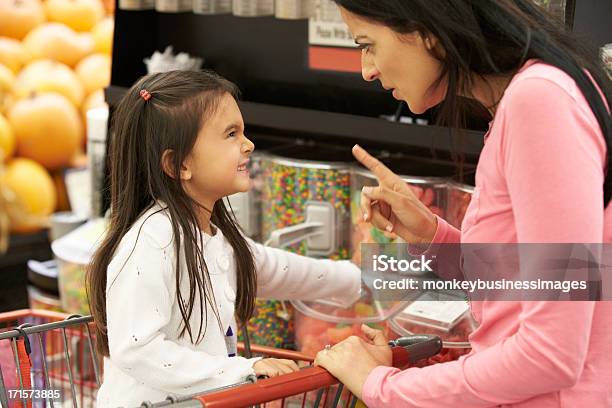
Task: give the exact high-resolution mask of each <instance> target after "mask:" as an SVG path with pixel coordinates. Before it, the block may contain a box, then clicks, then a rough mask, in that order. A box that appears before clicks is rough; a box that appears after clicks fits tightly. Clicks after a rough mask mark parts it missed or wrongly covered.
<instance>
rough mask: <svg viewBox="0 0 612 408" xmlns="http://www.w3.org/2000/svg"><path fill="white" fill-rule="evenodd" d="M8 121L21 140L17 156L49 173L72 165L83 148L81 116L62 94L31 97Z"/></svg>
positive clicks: (18, 143) (19, 103) (25, 100)
mask: <svg viewBox="0 0 612 408" xmlns="http://www.w3.org/2000/svg"><path fill="white" fill-rule="evenodd" d="M8 119H9V122H10V124H11V126H12V127H13V131H14V132H15V137H16V139H17V154H18V155H19V156H23V157H27V158H30V159H33V160H35V161H37V162H38V163H40V164H42V165H43V166H45V167H46V168H47V169H49V170H55V169H57V168H59V167H62V166H66V165H68V164H69V163H70V161H71V159H72V157H73V156H74V155H75V154H76V153H77V152H78V150H79V148H80V146H81V143H82V137H83V125H82V123H81V118H80V116H79V113H78V111H77V109H76V108H75V107H74V105H73V104H72V103H71V102H70V101H69V100H68V99H67V98H66V97H64V96H62V95H60V94H56V93H43V94H33V95H30V96H29V97H27V98H25V99H22V100H20V101H18V102H17V103H15V105H13V107H12V108H11V110H10V112H9V115H8Z"/></svg>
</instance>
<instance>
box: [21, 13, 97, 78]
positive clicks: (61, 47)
mask: <svg viewBox="0 0 612 408" xmlns="http://www.w3.org/2000/svg"><path fill="white" fill-rule="evenodd" d="M23 44H24V46H25V48H26V50H27V51H28V52H29V53H30V55H31V57H32V58H33V59H52V60H55V61H59V62H62V63H64V64H66V65H68V66H70V67H74V66H75V65H76V64H77V63H78V62H79V61H80V60H82V59H83V58H84V57H86V56H87V55H89V54H91V53H92V52H93V48H94V40H93V36H92V35H91V33H77V32H76V31H74V30H73V29H71V28H70V27H68V26H65V25H64V24H60V23H45V24H42V25H40V26H38V27H36V28H35V29H34V30H32V31H31V32H30V33H29V34H28V35H26V37H25V38H24V39H23Z"/></svg>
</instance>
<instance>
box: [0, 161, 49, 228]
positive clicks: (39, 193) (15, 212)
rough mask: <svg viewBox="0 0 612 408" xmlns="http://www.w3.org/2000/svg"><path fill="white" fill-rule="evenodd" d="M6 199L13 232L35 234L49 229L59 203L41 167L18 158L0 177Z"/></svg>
mask: <svg viewBox="0 0 612 408" xmlns="http://www.w3.org/2000/svg"><path fill="white" fill-rule="evenodd" d="M0 185H1V186H2V188H3V197H4V198H5V199H6V200H7V204H8V205H7V208H8V210H9V211H8V213H9V217H10V219H11V228H10V229H11V231H12V232H17V233H25V232H33V231H36V230H39V229H40V228H42V227H43V226H45V220H46V219H47V217H48V216H49V215H51V214H52V213H53V211H54V210H55V205H56V201H57V197H56V192H55V186H54V185H53V180H52V179H51V176H50V175H49V173H47V171H46V170H45V169H44V167H42V166H41V165H40V164H38V163H36V162H35V161H33V160H29V159H25V158H17V159H13V160H11V161H9V162H8V163H7V166H6V171H5V172H4V174H3V175H2V176H0Z"/></svg>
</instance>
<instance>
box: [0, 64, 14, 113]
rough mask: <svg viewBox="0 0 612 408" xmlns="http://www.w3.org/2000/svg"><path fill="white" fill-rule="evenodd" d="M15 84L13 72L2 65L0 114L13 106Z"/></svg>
mask: <svg viewBox="0 0 612 408" xmlns="http://www.w3.org/2000/svg"><path fill="white" fill-rule="evenodd" d="M14 82H15V75H13V71H11V70H10V69H8V68H7V67H5V66H4V65H2V64H0V113H3V112H5V111H6V110H7V109H8V107H9V105H10V104H11V100H12V93H13V83H14Z"/></svg>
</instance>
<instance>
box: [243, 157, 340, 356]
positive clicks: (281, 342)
mask: <svg viewBox="0 0 612 408" xmlns="http://www.w3.org/2000/svg"><path fill="white" fill-rule="evenodd" d="M345 154H346V153H345ZM338 157H339V155H338V154H337V152H334V151H333V150H326V149H321V148H320V147H319V148H317V147H315V146H304V145H293V146H290V147H285V148H282V149H277V150H275V151H274V155H266V157H265V158H264V159H262V161H261V169H262V172H263V189H262V193H261V203H262V207H261V214H262V228H261V232H262V234H261V236H262V239H263V240H264V241H268V243H271V242H272V241H274V237H275V236H277V234H276V233H277V232H279V231H281V230H285V231H286V229H287V228H288V227H289V228H294V229H295V232H294V233H295V234H296V235H300V234H302V235H303V233H304V231H306V230H307V229H308V228H312V225H315V224H318V225H323V226H324V227H325V232H324V233H322V234H320V235H319V236H318V237H311V238H308V239H302V240H296V241H297V242H294V243H292V244H290V245H286V246H284V249H287V250H289V251H292V252H295V253H299V254H302V255H309V256H317V257H325V258H331V259H347V258H348V256H349V223H350V171H349V166H348V165H347V164H345V163H343V162H337V160H338ZM314 158H316V159H317V160H313V159H314ZM345 158H346V159H347V160H350V159H351V157H350V152H348V154H346V155H345ZM326 159H330V161H323V160H326ZM334 159H335V160H336V161H331V160H334ZM310 210H312V211H310ZM321 215H323V217H324V218H325V217H327V219H328V220H330V221H329V222H319V223H312V222H310V221H312V219H313V217H314V218H317V217H320V216H321ZM319 221H321V218H319ZM302 227H304V229H302V230H300V229H301V228H302ZM293 323H294V322H293V307H292V306H291V304H290V303H287V302H280V301H275V300H258V301H257V308H256V315H255V316H254V317H253V318H252V319H251V320H250V321H249V323H248V325H247V328H248V331H249V334H250V335H251V337H252V340H253V342H254V343H257V344H263V345H266V346H272V347H282V348H294V347H295V338H294V325H293Z"/></svg>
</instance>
